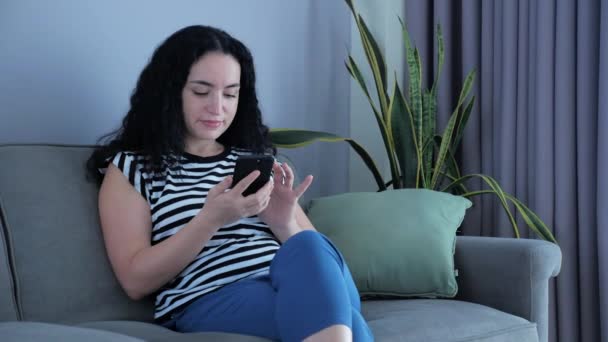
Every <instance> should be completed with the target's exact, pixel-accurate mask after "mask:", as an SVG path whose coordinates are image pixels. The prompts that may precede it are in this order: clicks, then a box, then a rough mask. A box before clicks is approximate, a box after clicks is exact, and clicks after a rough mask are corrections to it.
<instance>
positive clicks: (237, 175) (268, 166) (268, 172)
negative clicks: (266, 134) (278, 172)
mask: <svg viewBox="0 0 608 342" xmlns="http://www.w3.org/2000/svg"><path fill="white" fill-rule="evenodd" d="M273 164H274V157H273V156H271V155H266V154H254V155H245V156H239V157H238V159H237V160H236V165H235V166H234V174H233V177H232V186H234V185H236V184H237V183H238V182H240V181H241V180H242V179H243V178H245V177H247V176H248V175H249V174H250V173H252V172H253V171H255V170H259V171H260V175H259V176H258V178H256V179H255V180H254V181H253V183H251V185H249V187H248V188H247V189H246V190H245V191H244V192H243V196H247V195H250V194H253V193H256V192H257V191H258V190H260V188H261V187H263V186H264V184H266V182H268V181H269V180H270V178H271V177H272V174H273V172H272V165H273Z"/></svg>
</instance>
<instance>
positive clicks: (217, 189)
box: [209, 176, 232, 194]
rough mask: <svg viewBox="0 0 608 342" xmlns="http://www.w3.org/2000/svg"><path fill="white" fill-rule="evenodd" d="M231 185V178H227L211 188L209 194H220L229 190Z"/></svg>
mask: <svg viewBox="0 0 608 342" xmlns="http://www.w3.org/2000/svg"><path fill="white" fill-rule="evenodd" d="M231 184H232V176H228V177H226V178H224V179H222V181H221V182H219V183H217V184H216V185H215V186H214V187H213V188H211V189H210V190H209V193H213V194H221V193H223V192H224V191H226V190H228V189H229V188H230V185H231Z"/></svg>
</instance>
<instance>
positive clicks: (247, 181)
mask: <svg viewBox="0 0 608 342" xmlns="http://www.w3.org/2000/svg"><path fill="white" fill-rule="evenodd" d="M259 175H260V171H258V170H254V171H252V172H251V173H250V174H248V175H247V177H245V178H243V179H241V181H240V182H238V183H236V185H235V186H234V188H232V190H233V191H235V192H237V193H239V194H243V192H244V191H245V190H246V189H247V187H249V185H251V183H253V181H254V180H255V179H256V178H258V176H259Z"/></svg>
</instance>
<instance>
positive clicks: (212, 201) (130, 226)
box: [99, 164, 272, 299]
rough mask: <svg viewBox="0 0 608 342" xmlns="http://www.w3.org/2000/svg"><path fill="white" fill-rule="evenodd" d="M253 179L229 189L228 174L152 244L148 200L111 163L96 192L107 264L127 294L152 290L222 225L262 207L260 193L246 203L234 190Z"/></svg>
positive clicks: (140, 294)
mask: <svg viewBox="0 0 608 342" xmlns="http://www.w3.org/2000/svg"><path fill="white" fill-rule="evenodd" d="M253 179H255V177H251V175H250V176H249V177H248V178H245V179H244V180H243V181H241V182H239V184H237V185H236V186H235V187H234V189H232V190H230V191H227V192H226V190H227V189H228V187H229V186H230V183H231V178H227V179H225V180H224V181H222V182H221V183H219V184H218V185H216V186H215V187H214V188H212V189H211V190H210V191H209V193H208V195H207V199H206V203H205V206H204V207H203V209H202V210H201V211H200V212H199V213H198V214H197V215H196V216H195V217H194V218H193V219H192V220H190V222H188V223H187V224H186V225H185V226H184V227H183V228H182V229H181V230H180V231H179V232H177V233H176V234H174V235H173V236H171V237H170V238H168V239H166V240H164V241H163V242H161V243H159V244H156V245H154V246H152V245H151V231H152V218H151V213H150V207H149V205H148V203H147V202H146V200H145V199H144V198H143V197H142V196H141V195H140V194H139V193H138V192H137V190H135V188H133V186H132V185H131V184H130V183H129V181H128V180H127V179H126V177H125V176H124V175H123V174H122V172H121V171H120V170H119V169H118V168H116V167H115V166H114V165H112V164H110V165H109V167H108V169H107V172H106V175H105V177H104V180H103V183H102V185H101V189H100V192H99V214H100V219H101V227H102V231H103V236H104V241H105V245H106V250H107V253H108V257H109V259H110V263H111V265H112V268H113V270H114V273H115V274H116V277H117V278H118V281H119V282H120V284H121V286H122V287H123V289H124V290H125V292H126V293H127V295H128V296H129V297H130V298H132V299H140V298H142V297H144V296H146V295H148V294H150V293H153V292H154V291H156V290H157V289H159V288H160V287H161V286H163V285H164V284H166V283H167V282H169V281H170V280H172V279H173V278H175V277H176V276H177V275H178V274H179V273H180V272H181V271H182V270H183V269H184V268H185V267H186V266H187V265H188V264H189V263H190V262H191V261H192V260H194V258H195V257H196V255H197V254H198V253H199V252H200V251H201V249H202V247H203V246H204V245H205V244H206V243H207V242H208V241H209V239H211V237H212V236H213V234H214V233H215V232H216V231H217V230H218V229H219V228H220V227H221V226H223V225H224V224H227V223H230V222H234V221H236V220H238V219H239V218H241V217H245V216H248V215H252V214H251V213H252V212H254V214H255V213H257V212H259V211H261V210H262V209H263V208H264V206H263V203H264V202H263V201H265V199H264V198H263V196H261V195H260V196H259V198H258V197H253V198H249V197H248V199H249V200H248V201H240V200H239V198H238V197H240V199H244V198H242V196H240V194H238V193H237V192H238V191H241V192H242V190H244V189H246V187H247V186H248V185H249V184H250V183H251V182H252V181H253ZM263 189H264V188H263ZM260 191H262V190H260ZM265 191H266V192H267V193H268V194H269V193H270V191H272V189H271V188H270V189H268V187H266V189H265ZM237 194H238V196H236V195H237ZM234 199H237V201H235V202H233V201H234Z"/></svg>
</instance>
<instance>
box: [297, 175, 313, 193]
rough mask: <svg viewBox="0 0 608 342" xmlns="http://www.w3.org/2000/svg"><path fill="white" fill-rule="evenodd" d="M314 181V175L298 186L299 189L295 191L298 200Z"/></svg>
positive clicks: (307, 177)
mask: <svg viewBox="0 0 608 342" xmlns="http://www.w3.org/2000/svg"><path fill="white" fill-rule="evenodd" d="M312 179H313V177H312V175H308V176H306V178H304V180H303V181H302V183H300V185H298V187H297V188H295V189H294V192H295V194H296V197H297V198H300V196H302V195H303V194H304V192H306V190H308V187H309V186H310V184H312Z"/></svg>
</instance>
